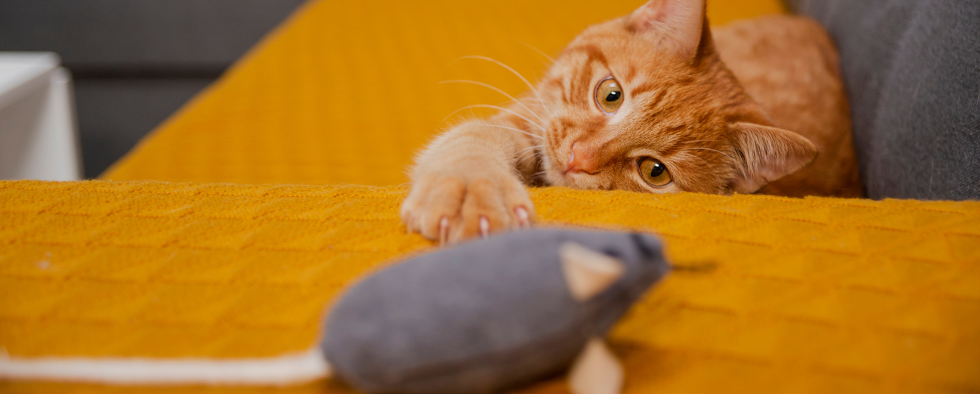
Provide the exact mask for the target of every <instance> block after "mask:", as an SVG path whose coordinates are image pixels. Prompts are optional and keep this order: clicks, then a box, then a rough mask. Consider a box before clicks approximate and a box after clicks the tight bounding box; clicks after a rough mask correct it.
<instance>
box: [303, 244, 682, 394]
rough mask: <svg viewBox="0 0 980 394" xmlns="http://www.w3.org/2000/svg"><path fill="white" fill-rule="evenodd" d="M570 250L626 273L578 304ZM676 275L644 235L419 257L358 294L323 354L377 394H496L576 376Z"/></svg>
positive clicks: (347, 300)
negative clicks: (594, 350)
mask: <svg viewBox="0 0 980 394" xmlns="http://www.w3.org/2000/svg"><path fill="white" fill-rule="evenodd" d="M568 241H573V242H576V243H578V244H580V245H582V246H585V247H587V248H590V249H593V250H595V251H599V252H602V253H606V254H608V255H611V256H614V257H617V258H618V259H621V260H622V261H623V263H625V265H626V273H625V274H624V275H623V277H622V278H620V279H619V280H618V281H617V282H616V283H615V284H613V285H612V286H611V287H610V288H609V289H607V290H605V291H603V292H602V293H600V294H599V295H597V296H596V297H594V298H592V299H590V300H588V301H585V302H578V301H576V300H575V299H573V298H572V296H571V293H570V292H569V290H568V287H567V285H566V283H565V279H564V273H563V270H562V266H561V262H560V260H559V254H558V248H559V246H560V245H562V244H563V243H565V242H568ZM667 270H668V265H667V263H666V262H665V260H664V258H663V255H662V254H661V244H660V242H659V241H658V240H657V239H655V238H653V237H651V236H648V235H640V234H630V233H615V232H596V231H571V230H531V231H521V232H512V233H509V234H504V235H501V236H497V237H492V238H490V239H488V240H484V241H478V242H470V243H466V244H463V245H461V246H458V247H455V248H451V249H446V250H442V251H439V252H435V253H431V254H426V255H422V256H419V257H415V258H412V259H410V260H407V261H404V262H401V263H398V264H395V265H393V266H391V267H388V268H386V269H384V270H382V271H380V272H378V273H377V274H374V275H371V276H369V277H367V278H366V279H364V280H362V281H360V282H359V283H357V284H356V285H355V286H354V287H352V288H351V289H350V290H349V291H347V292H346V293H345V295H344V296H343V297H342V298H341V299H340V301H338V303H337V304H336V305H335V306H334V307H333V308H332V310H331V312H330V314H329V315H328V317H327V323H326V324H325V332H324V335H323V339H322V343H321V348H322V350H323V352H324V355H325V356H326V358H327V360H328V362H330V363H331V365H332V366H333V368H334V371H335V372H336V373H337V375H339V377H340V378H342V379H343V380H345V381H346V382H348V383H350V384H352V385H353V386H354V387H356V388H358V389H360V390H363V391H367V392H370V393H454V394H465V393H490V392H497V391H500V390H503V389H506V388H510V387H514V386H516V385H520V384H524V383H528V382H531V381H534V380H537V379H540V378H542V377H546V376H548V375H552V374H556V373H559V372H561V371H562V370H564V369H565V368H568V367H569V366H570V364H571V363H572V362H573V361H574V359H575V357H576V356H578V354H579V353H580V352H581V351H582V349H583V348H584V346H585V344H586V342H587V341H588V340H589V339H590V338H591V337H595V336H603V335H604V334H605V333H606V331H608V330H609V328H610V327H612V325H613V324H614V323H615V322H616V321H617V320H618V319H619V318H620V317H621V316H622V315H623V314H624V313H625V312H626V310H627V309H628V308H629V307H630V305H631V304H632V303H633V302H634V301H635V300H637V299H638V298H639V297H640V296H641V295H642V294H643V293H644V292H645V291H646V290H647V288H648V287H650V286H651V285H652V284H653V283H655V282H656V281H658V280H659V279H660V278H661V277H662V276H663V275H664V274H665V273H666V272H667Z"/></svg>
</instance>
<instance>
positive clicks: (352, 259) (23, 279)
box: [0, 0, 980, 393]
mask: <svg viewBox="0 0 980 394" xmlns="http://www.w3.org/2000/svg"><path fill="white" fill-rule="evenodd" d="M605 3H609V4H605ZM639 3H640V2H638V1H628V2H618V1H617V2H604V4H601V5H600V4H599V3H597V2H588V1H584V0H575V1H567V0H566V1H557V0H552V1H546V2H522V1H516V0H497V1H493V2H476V1H435V0H427V1H418V2H386V1H358V2H341V1H331V0H323V1H314V2H311V3H309V4H307V5H306V6H305V7H304V8H303V9H301V10H300V11H299V12H297V14H296V15H294V16H293V17H292V18H291V19H290V20H289V21H288V22H287V23H285V24H284V25H283V26H282V27H280V28H279V29H278V30H277V31H275V32H274V33H273V34H271V35H270V36H269V37H268V38H267V39H266V40H264V41H263V42H262V43H261V44H260V45H258V46H257V47H256V49H255V50H253V51H252V52H251V53H250V54H249V55H247V56H246V58H245V59H243V60H242V61H240V62H239V63H238V64H237V65H236V66H235V67H234V68H233V69H232V70H230V71H229V72H228V73H227V74H226V75H225V76H224V77H223V78H222V79H221V80H220V81H219V82H217V83H216V84H215V85H214V86H212V87H211V88H209V89H208V91H206V92H205V93H203V94H201V95H200V96H199V97H197V98H196V99H195V100H193V101H192V102H191V103H189V104H188V105H187V106H186V107H185V108H184V109H183V110H181V111H180V113H178V114H177V115H175V116H174V117H173V118H171V119H170V120H169V121H168V122H167V123H166V124H164V125H162V126H161V127H160V128H159V129H158V130H156V131H155V132H154V133H153V134H152V135H151V136H149V137H148V138H146V139H144V141H143V142H142V143H141V144H140V145H139V146H138V147H137V148H136V149H134V150H133V152H131V153H130V155H128V156H127V157H126V158H125V159H124V160H122V161H120V162H119V163H118V164H117V165H115V166H114V167H113V168H112V169H110V171H108V172H107V173H106V174H104V176H103V178H104V179H105V180H100V181H88V182H70V183H51V182H32V181H15V182H0V352H6V353H8V354H10V355H14V356H106V357H109V356H115V357H120V356H145V357H198V356H202V357H203V356H206V357H219V358H223V357H254V356H268V355H275V354H279V353H283V352H289V351H295V350H300V349H304V348H307V347H309V346H311V345H312V343H313V341H314V340H315V337H316V333H317V329H318V321H319V318H320V316H321V314H322V311H323V309H324V308H325V307H326V306H327V305H329V303H330V301H331V299H333V297H334V296H335V295H336V294H337V293H338V292H339V291H341V290H342V289H343V288H344V286H346V285H347V284H349V283H350V281H351V280H353V279H354V278H356V277H358V276H359V275H361V274H363V273H365V272H369V271H370V270H373V269H376V268H378V267H380V266H382V265H384V264H390V263H392V262H394V261H395V260H396V259H397V257H399V256H402V255H405V254H408V253H417V252H421V251H424V250H427V249H430V248H432V247H433V245H432V244H431V243H429V242H428V241H425V240H424V239H422V238H421V237H420V236H418V235H409V234H406V233H405V231H404V227H403V226H402V225H401V224H400V222H399V219H398V216H397V208H398V205H399V203H400V200H401V198H403V196H404V194H405V191H406V190H405V188H404V186H403V185H402V184H403V183H404V182H406V178H405V176H404V168H405V166H406V165H407V164H408V163H409V161H410V158H411V154H412V153H413V151H414V150H416V149H417V148H418V147H420V146H421V145H422V144H423V143H424V142H425V141H426V140H427V139H428V138H430V137H431V136H432V135H433V134H434V133H435V132H436V131H437V130H438V129H439V127H441V125H443V124H444V123H443V119H444V118H445V117H446V116H447V115H448V114H450V113H451V112H452V111H453V110H455V109H456V108H458V107H461V106H464V105H467V104H474V103H498V102H502V101H504V99H503V98H502V96H499V95H497V93H494V92H492V91H489V90H480V88H479V87H475V86H454V85H440V84H438V82H439V81H441V80H449V79H476V80H480V81H484V82H488V83H492V84H494V85H495V86H498V87H500V88H502V89H504V90H507V91H510V92H512V93H517V92H520V91H522V90H523V88H524V87H523V85H522V83H521V82H520V81H519V80H518V79H517V78H515V77H514V76H512V75H509V74H507V73H506V71H504V70H502V69H500V68H498V67H496V66H494V65H492V64H483V63H479V62H477V61H475V60H459V61H456V62H453V60H454V59H457V58H459V57H461V56H465V55H485V56H490V57H494V58H496V59H499V60H501V61H504V62H506V63H508V64H510V65H512V66H513V67H514V68H515V69H517V70H519V71H520V72H522V73H525V75H528V77H529V78H532V79H533V75H534V73H540V72H541V70H542V69H543V68H544V67H545V65H546V62H547V60H546V58H545V56H542V55H541V54H539V53H538V52H537V50H540V51H541V52H544V53H545V54H554V53H556V52H557V51H558V50H560V48H561V46H562V45H563V44H564V43H565V42H567V41H568V40H569V39H570V38H571V37H573V36H574V35H575V34H576V33H577V32H578V31H579V30H581V29H582V28H584V27H585V26H586V25H588V24H590V23H594V22H597V21H601V20H603V19H607V18H611V17H615V16H618V15H622V14H625V13H627V12H628V11H629V10H631V9H633V8H635V7H636V6H638V5H639ZM781 11H782V8H781V7H780V5H779V3H777V2H776V0H753V1H745V2H734V1H732V0H729V1H728V2H725V1H721V0H718V1H714V2H712V3H711V5H710V8H709V13H710V17H711V18H712V21H713V22H714V23H716V24H718V23H722V22H725V21H727V20H730V19H733V18H736V17H748V16H753V15H758V14H762V13H769V12H781ZM531 47H534V48H536V49H537V50H535V49H532V48H531ZM531 195H532V199H533V200H534V202H535V205H536V208H537V211H538V213H539V215H540V219H541V223H542V224H543V225H556V226H564V225H579V226H588V227H601V228H618V229H637V230H642V231H652V232H656V233H658V234H660V235H662V236H663V237H664V238H665V240H666V242H667V247H668V254H669V256H670V258H671V259H672V260H673V261H674V262H675V263H678V264H682V265H684V264H702V263H705V262H710V263H712V264H714V266H715V267H716V268H715V269H713V270H706V271H701V272H677V273H675V274H672V275H671V276H670V277H669V278H668V279H667V280H666V281H665V282H664V283H663V284H662V285H660V286H659V287H657V288H656V289H655V290H653V291H652V292H651V293H650V294H648V295H647V296H646V297H645V298H644V299H643V300H642V301H641V302H640V303H639V304H638V305H637V306H636V307H635V308H634V309H633V310H632V311H631V312H630V313H629V314H628V315H627V317H626V318H625V319H624V320H623V321H622V322H621V323H620V324H619V325H618V326H617V327H616V328H615V329H614V331H613V333H612V335H611V343H612V345H613V350H614V351H615V352H616V353H617V355H618V356H620V357H621V358H622V359H623V360H624V362H625V364H626V368H627V383H626V392H627V393H647V392H649V393H701V392H704V393H709V392H710V393H715V392H855V393H865V392H970V391H978V390H980V373H978V368H977V366H978V365H980V202H921V201H902V200H886V201H867V200H847V199H832V198H806V199H790V198H779V197H770V196H754V195H749V196H731V197H722V196H709V195H701V194H693V193H684V194H677V195H666V196H655V195H646V194H636V193H627V192H591V191H576V190H569V189H561V188H542V189H534V190H532V191H531ZM135 390H138V391H140V392H168V393H169V392H197V391H207V392H224V391H231V392H254V391H283V392H310V393H335V392H337V393H339V392H350V391H351V390H350V389H348V388H346V387H344V386H343V385H342V384H339V383H337V382H323V381H319V382H313V383H310V384H306V385H301V386H295V387H283V388H247V387H246V388H233V387H232V388H229V387H221V388H206V387H138V388H132V387H122V388H120V387H109V386H100V385H91V384H69V383H55V382H36V381H0V392H4V393H35V392H79V393H81V392H99V393H103V392H111V391H123V392H130V391H135ZM564 391H565V388H564V385H563V383H562V382H561V381H560V380H558V379H555V380H551V381H546V382H542V383H541V384H539V385H536V386H534V387H531V388H528V389H527V390H526V392H533V393H545V392H554V393H558V392H564Z"/></svg>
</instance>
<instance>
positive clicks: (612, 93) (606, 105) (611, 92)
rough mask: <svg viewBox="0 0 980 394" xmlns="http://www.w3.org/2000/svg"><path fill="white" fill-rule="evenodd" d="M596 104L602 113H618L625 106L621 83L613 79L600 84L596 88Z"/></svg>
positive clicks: (607, 79)
mask: <svg viewBox="0 0 980 394" xmlns="http://www.w3.org/2000/svg"><path fill="white" fill-rule="evenodd" d="M595 103H596V105H598V106H599V109H601V110H602V112H605V113H607V114H611V113H614V112H616V110H618V109H619V107H620V106H621V105H623V88H622V87H621V86H619V82H616V79H614V78H612V77H609V78H606V79H604V80H602V82H599V86H596V88H595Z"/></svg>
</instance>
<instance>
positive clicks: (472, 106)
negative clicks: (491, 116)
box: [439, 104, 547, 139]
mask: <svg viewBox="0 0 980 394" xmlns="http://www.w3.org/2000/svg"><path fill="white" fill-rule="evenodd" d="M470 108H491V109H496V110H500V111H504V112H508V113H510V114H512V115H514V116H516V117H518V118H521V119H524V121H525V122H527V123H528V124H530V125H532V126H534V127H537V128H538V129H539V130H541V131H542V132H546V131H547V130H545V128H544V127H543V126H541V125H539V124H537V123H534V121H533V120H531V119H528V118H527V117H526V116H524V115H521V114H519V113H517V111H514V110H512V109H508V108H504V107H501V106H499V105H490V104H472V105H467V106H465V107H463V108H460V109H457V110H455V111H453V113H451V114H449V116H446V117H445V118H443V119H442V122H445V121H446V119H449V118H450V117H452V116H453V115H456V114H457V113H458V112H460V111H465V110H467V109H470ZM442 122H439V123H442ZM499 127H503V126H499ZM520 131H522V132H525V133H527V132H526V131H524V130H520ZM527 134H528V135H533V136H535V137H537V138H540V139H544V137H542V136H539V135H536V134H531V133H527Z"/></svg>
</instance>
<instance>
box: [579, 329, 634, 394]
mask: <svg viewBox="0 0 980 394" xmlns="http://www.w3.org/2000/svg"><path fill="white" fill-rule="evenodd" d="M623 376H624V373H623V366H622V365H620V363H619V360H617V359H616V356H615V355H613V353H612V351H610V350H609V348H608V347H607V346H606V343H605V342H604V341H603V340H602V339H599V338H592V339H591V340H589V343H588V344H586V345H585V350H583V351H582V354H580V355H579V356H578V359H576V360H575V364H574V365H573V366H572V370H571V372H569V374H568V386H569V388H570V389H571V391H572V393H574V394H619V392H620V391H622V389H623Z"/></svg>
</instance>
